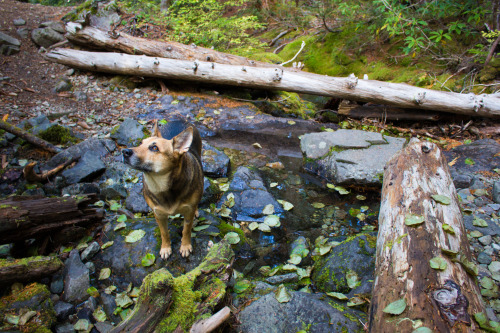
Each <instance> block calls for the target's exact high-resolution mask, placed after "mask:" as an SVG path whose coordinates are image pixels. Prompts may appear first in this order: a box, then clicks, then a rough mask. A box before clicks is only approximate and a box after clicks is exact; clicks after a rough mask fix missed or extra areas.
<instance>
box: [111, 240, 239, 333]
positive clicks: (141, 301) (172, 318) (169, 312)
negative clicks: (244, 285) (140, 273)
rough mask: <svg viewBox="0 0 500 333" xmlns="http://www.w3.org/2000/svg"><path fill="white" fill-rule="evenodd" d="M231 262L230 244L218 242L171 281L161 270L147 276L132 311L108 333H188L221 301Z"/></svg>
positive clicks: (163, 269) (232, 254) (167, 274)
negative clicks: (190, 269)
mask: <svg viewBox="0 0 500 333" xmlns="http://www.w3.org/2000/svg"><path fill="white" fill-rule="evenodd" d="M233 260H234V253H233V251H232V249H231V245H229V243H227V242H226V241H225V240H222V241H221V242H220V243H218V244H215V245H214V246H212V248H211V249H210V250H209V252H208V254H207V256H206V257H205V259H204V260H203V262H202V263H201V264H200V265H198V267H196V268H195V269H193V270H192V271H190V272H188V273H186V274H184V275H181V276H179V277H176V278H174V277H173V276H172V274H170V272H169V271H168V270H166V269H165V268H162V269H159V270H157V271H155V272H153V273H151V274H149V275H148V276H146V278H145V279H144V281H143V282H142V285H141V290H140V293H139V298H138V301H137V303H136V305H135V308H134V310H133V312H132V313H131V314H130V315H129V317H128V318H127V319H126V320H124V321H123V322H121V323H120V324H119V325H118V326H117V327H115V328H114V329H113V330H112V331H111V333H118V332H137V333H139V332H140V333H143V332H144V333H148V332H174V331H175V332H187V331H189V329H190V327H191V326H192V325H193V324H194V323H195V322H198V321H200V320H201V319H202V317H206V315H207V314H210V313H212V311H213V310H214V309H215V308H216V307H217V306H218V305H219V304H220V303H221V302H222V300H223V299H224V298H225V295H226V285H227V283H228V281H229V279H230V278H231V275H232V264H233ZM204 315H205V316H204ZM218 323H219V324H220V323H221V322H220V321H218Z"/></svg>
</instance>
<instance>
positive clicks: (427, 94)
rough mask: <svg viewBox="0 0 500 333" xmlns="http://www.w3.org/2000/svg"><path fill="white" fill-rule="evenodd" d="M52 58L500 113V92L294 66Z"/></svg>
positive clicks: (59, 52)
mask: <svg viewBox="0 0 500 333" xmlns="http://www.w3.org/2000/svg"><path fill="white" fill-rule="evenodd" d="M46 58H47V59H48V60H50V61H54V62H57V63H60V64H63V65H67V66H71V67H76V68H81V69H84V70H90V71H98V72H106V73H115V74H124V75H137V76H148V77H156V78H165V79H172V80H186V81H196V82H201V83H205V84H221V85H233V86H239V87H248V88H257V89H268V90H283V91H291V92H296V93H303V94H312V95H320V96H330V97H336V98H341V99H347V100H354V101H362V102H373V103H379V104H387V105H392V106H395V107H400V108H414V109H422V110H431V111H438V112H449V113H455V114H463V115H469V116H477V117H491V118H499V117H500V97H499V96H496V95H495V94H482V95H474V94H467V95H466V94H459V93H453V92H448V91H437V90H432V89H424V88H418V87H412V86H409V85H406V84H398V83H390V82H382V81H376V80H358V78H357V77H355V76H354V75H352V76H349V77H331V76H327V75H318V74H313V73H306V72H299V71H297V72H296V71H289V70H285V69H284V67H282V66H278V65H277V66H273V67H260V66H259V67H252V66H244V65H228V64H220V63H214V62H206V61H198V60H195V61H189V60H175V59H166V58H160V57H149V56H145V55H130V54H123V53H108V52H86V51H79V50H71V49H55V50H52V51H50V52H49V53H47V55H46Z"/></svg>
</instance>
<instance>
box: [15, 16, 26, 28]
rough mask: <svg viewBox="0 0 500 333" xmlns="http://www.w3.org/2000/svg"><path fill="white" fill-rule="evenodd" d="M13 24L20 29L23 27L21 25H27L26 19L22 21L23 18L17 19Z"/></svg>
mask: <svg viewBox="0 0 500 333" xmlns="http://www.w3.org/2000/svg"><path fill="white" fill-rule="evenodd" d="M12 23H14V25H15V26H16V27H18V26H21V25H25V24H26V21H25V20H24V19H22V18H17V19H14V20H12Z"/></svg>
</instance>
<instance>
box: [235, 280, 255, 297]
mask: <svg viewBox="0 0 500 333" xmlns="http://www.w3.org/2000/svg"><path fill="white" fill-rule="evenodd" d="M250 286H251V284H250V281H248V280H240V281H237V282H236V283H235V284H234V287H233V289H234V291H235V292H236V293H237V294H241V293H242V292H244V291H245V290H247V289H248V288H250Z"/></svg>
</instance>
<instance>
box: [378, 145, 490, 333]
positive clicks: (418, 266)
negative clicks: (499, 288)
mask: <svg viewBox="0 0 500 333" xmlns="http://www.w3.org/2000/svg"><path fill="white" fill-rule="evenodd" d="M434 195H442V196H445V197H446V198H439V197H434V198H433V197H432V196H434ZM443 200H449V204H447V205H446V204H444V203H445V202H444V201H443ZM440 202H444V203H440ZM419 219H423V222H422V223H421V224H418V223H419ZM409 223H417V224H415V225H413V226H409V225H408V224H409ZM435 258H439V259H435ZM431 259H432V261H431ZM436 265H437V267H438V268H439V269H434V268H432V267H431V266H433V267H436ZM475 275H477V267H476V266H475V265H474V264H473V263H472V262H471V253H470V250H469V242H468V240H467V234H466V231H465V228H464V225H463V219H462V214H461V212H460V207H459V205H458V202H457V193H456V190H455V186H454V185H453V181H452V179H451V176H450V173H449V170H448V165H447V163H446V160H445V158H444V156H443V155H442V153H441V151H440V150H439V148H438V147H437V146H436V145H435V144H433V143H429V142H421V141H419V140H418V139H412V140H411V142H410V144H409V145H408V146H407V147H406V148H405V149H403V150H402V151H400V152H399V153H398V154H396V155H395V156H394V157H393V158H392V159H391V160H390V161H389V162H388V163H387V166H386V170H385V172H384V182H383V187H382V202H381V206H380V215H379V230H378V237H377V259H376V269H375V282H374V285H373V293H372V294H373V296H372V300H371V309H370V316H369V331H370V332H377V333H378V332H412V331H413V330H414V329H416V328H418V327H419V326H423V327H427V328H429V329H431V330H432V332H477V331H478V330H479V329H478V324H477V323H476V322H474V319H472V318H474V315H475V314H477V313H481V312H483V311H484V304H483V301H482V298H481V293H480V291H479V288H478V286H477V284H476V282H475ZM401 299H404V300H405V302H406V307H405V308H404V309H405V310H404V312H402V313H401V314H399V315H398V314H389V313H387V312H386V311H384V309H386V307H387V306H388V305H389V304H391V303H393V302H395V301H398V300H401ZM399 309H400V310H402V309H403V308H399ZM387 311H388V309H387ZM397 312H400V311H397Z"/></svg>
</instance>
